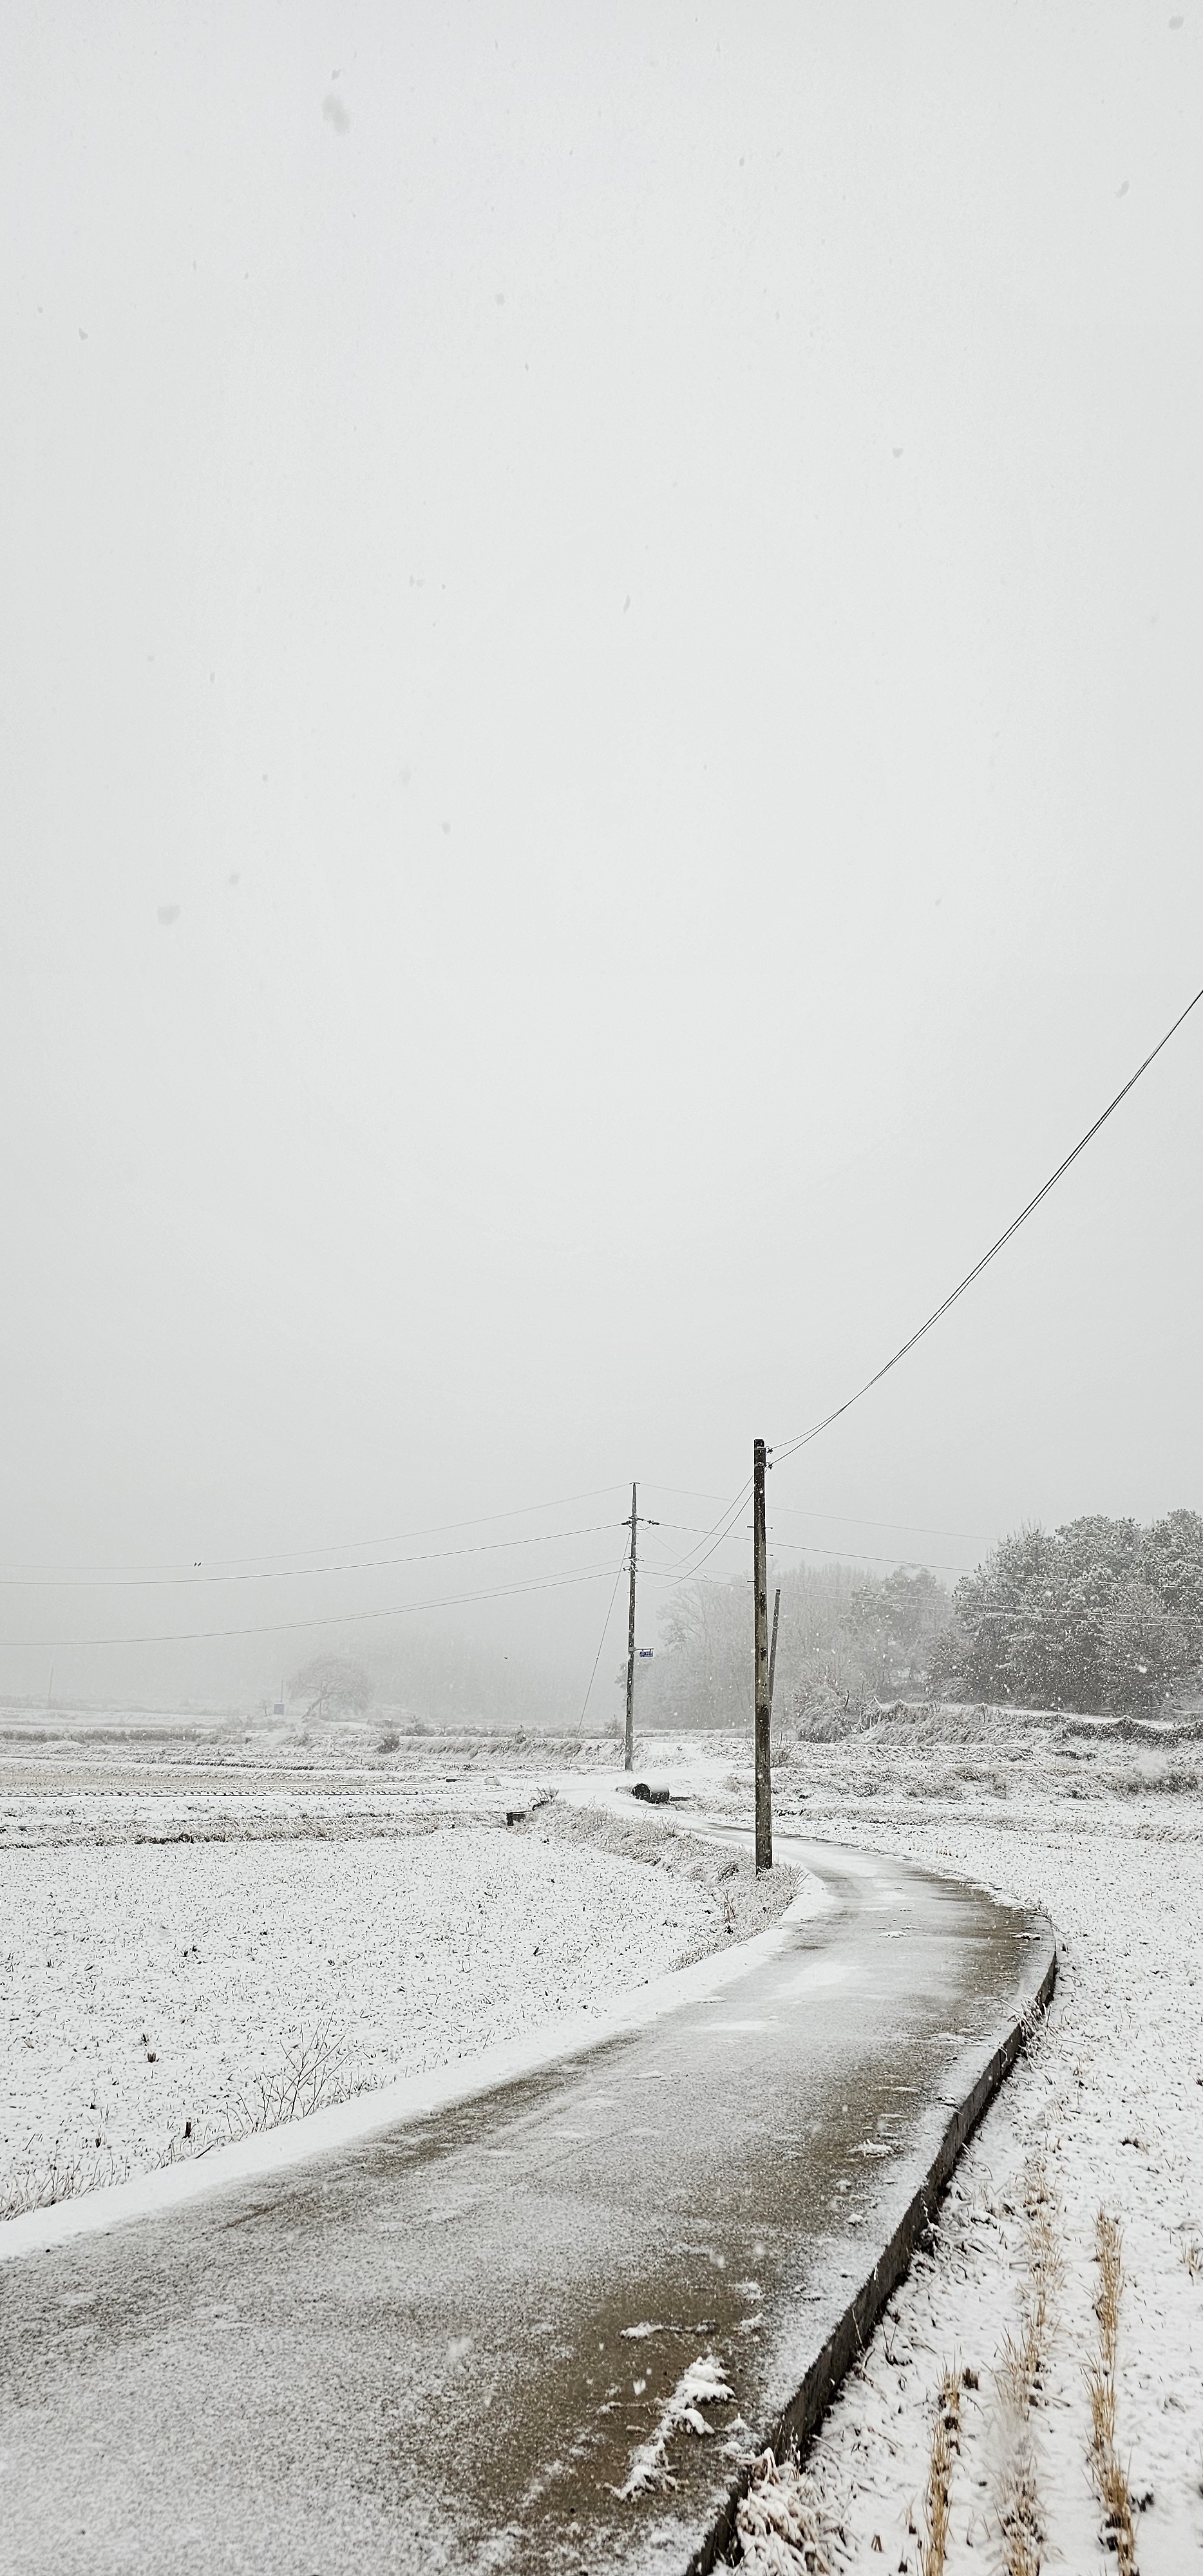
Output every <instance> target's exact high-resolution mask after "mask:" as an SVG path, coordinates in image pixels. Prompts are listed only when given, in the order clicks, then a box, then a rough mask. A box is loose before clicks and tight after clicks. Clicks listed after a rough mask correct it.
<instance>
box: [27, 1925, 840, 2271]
mask: <svg viewBox="0 0 1203 2576" xmlns="http://www.w3.org/2000/svg"><path fill="white" fill-rule="evenodd" d="M833 1903H834V1899H833V1898H832V1897H831V1896H830V1895H829V1894H828V1892H827V1889H826V1888H825V1887H824V1885H823V1883H822V1881H821V1879H819V1878H818V1877H815V1876H813V1875H812V1876H810V1877H808V1879H807V1882H806V1884H805V1885H804V1886H803V1887H802V1888H801V1889H800V1891H799V1893H798V1895H797V1896H796V1897H795V1898H794V1899H793V1902H792V1904H791V1905H789V1906H788V1907H787V1908H786V1911H785V1913H784V1914H783V1915H782V1916H781V1919H780V1921H779V1922H778V1923H776V1924H774V1925H773V1927H772V1929H771V1930H770V1931H768V1932H758V1933H756V1934H755V1935H754V1937H753V1938H752V1939H751V1940H750V1941H734V1942H732V1943H731V1946H730V1948H728V1949H726V1950H719V1951H712V1952H710V1953H709V1954H708V1955H707V1956H706V1957H705V1958H703V1959H695V1960H693V1961H691V1963H690V1965H689V1966H688V1967H685V1968H673V1969H670V1970H669V1972H668V1974H667V1975H666V1976H662V1977H653V1978H651V1979H650V1980H649V1982H648V1984H647V1985H645V1986H636V1987H634V1988H632V1990H631V1991H630V1993H628V1994H626V1995H624V1996H622V1997H621V1998H620V1999H619V2000H618V2001H617V2002H616V2003H614V2004H611V2005H609V2006H607V2007H606V2009H605V2010H603V2011H601V2012H576V2013H572V2014H569V2015H566V2016H565V2018H564V2019H563V2020H561V2021H556V2022H553V2023H549V2024H548V2025H547V2026H546V2027H545V2028H544V2029H542V2030H538V2031H532V2032H531V2033H529V2035H524V2036H523V2037H522V2038H518V2039H507V2040H501V2041H499V2042H498V2043H497V2045H496V2046H495V2047H493V2048H486V2049H483V2050H482V2051H481V2052H480V2054H479V2055H478V2056H476V2057H461V2058H458V2059H456V2060H455V2061H454V2062H453V2063H452V2064H451V2065H449V2066H441V2067H435V2068H433V2069H432V2070H430V2071H429V2072H427V2073H425V2074H421V2075H405V2076H401V2077H400V2078H399V2079H398V2080H397V2082H396V2083H394V2084H386V2085H384V2086H382V2087H381V2089H380V2091H379V2092H375V2093H361V2094H357V2095H355V2097H354V2098H353V2099H352V2100H351V2101H349V2102H337V2103H333V2104H331V2105H330V2107H329V2108H328V2109H326V2110H322V2111H312V2112H310V2113H309V2115H308V2117H307V2118H305V2119H302V2120H292V2121H289V2122H288V2123H287V2124H286V2125H285V2126H283V2127H280V2128H276V2129H267V2130H261V2131H259V2132H257V2133H256V2134H255V2135H253V2136H251V2137H247V2138H238V2139H235V2140H233V2141H232V2142H231V2144H230V2145H229V2146H225V2147H213V2148H210V2149H209V2150H208V2152H207V2153H206V2154H204V2155H199V2156H196V2157H194V2158H189V2159H186V2160H182V2161H181V2162H180V2163H178V2164H173V2165H166V2166H163V2167H162V2168H161V2169H160V2170H158V2171H157V2172H154V2173H144V2174H135V2175H131V2177H130V2179H129V2181H128V2182H120V2183H111V2184H109V2185H108V2186H107V2188H105V2189H104V2190H101V2191H91V2192H82V2193H80V2194H79V2196H78V2197H77V2198H72V2199H68V2200H60V2201H56V2202H54V2203H53V2205H52V2206H51V2207H50V2208H48V2209H32V2210H27V2211H25V2212H24V2213H23V2214H22V2216H21V2217H19V2218H8V2219H4V2220H0V2262H2V2261H11V2260H13V2259H14V2258H15V2257H16V2256H18V2255H22V2254H38V2253H50V2252H51V2251H52V2249H53V2248H54V2247H55V2246H56V2245H62V2244H65V2243H66V2242H67V2241H68V2240H69V2239H70V2238H72V2237H76V2236H94V2235H102V2234H106V2233H107V2232H108V2230H109V2229H110V2228H113V2227H120V2226H124V2225H126V2224H127V2223H128V2222H129V2221H130V2220H132V2219H137V2218H147V2217H157V2216H159V2215H160V2214H161V2213H162V2212H163V2211H165V2210H169V2209H178V2208H181V2207H182V2206H183V2205H184V2204H185V2203H186V2202H188V2201H193V2200H200V2199H201V2198H203V2197H205V2196H206V2195H207V2194H209V2193H210V2192H214V2191H219V2190H224V2189H226V2188H228V2187H229V2186H230V2185H232V2184H235V2183H241V2182H248V2181H254V2180H259V2179H264V2178H266V2177H268V2176H270V2175H272V2174H277V2173H283V2172H286V2171H287V2170H288V2169H289V2168H290V2167H292V2166H295V2165H301V2164H306V2163H308V2161H309V2159H310V2158H311V2157H313V2156H319V2155H327V2154H330V2153H331V2152H332V2151H333V2150H335V2149H336V2148H339V2147H349V2146H354V2145H355V2144H357V2143H358V2141H360V2140H361V2139H364V2138H371V2137H376V2136H378V2135H379V2134H380V2132H381V2131H382V2130H384V2129H392V2128H396V2127H398V2126H400V2125H401V2124H402V2123H403V2122H406V2121H410V2120H421V2119H425V2118H426V2117H428V2115H429V2114H430V2113H431V2112H432V2111H442V2110H445V2109H447V2108H448V2107H449V2106H450V2105H451V2104H453V2103H457V2102H465V2101H469V2100H471V2099H472V2098H473V2097H474V2096H476V2095H477V2094H481V2093H490V2092H493V2091H495V2090H496V2088H497V2087H498V2086H499V2085H502V2084H510V2083H513V2082H514V2081H515V2080H516V2078H518V2077H519V2076H523V2075H532V2074H535V2073H537V2072H539V2071H540V2070H541V2069H542V2068H543V2067H546V2066H552V2065H554V2064H555V2063H556V2061H557V2060H558V2059H560V2058H571V2057H577V2056H579V2055H580V2054H581V2053H582V2051H583V2050H585V2049H589V2048H596V2047H597V2046H598V2045H599V2044H600V2043H601V2042H602V2041H605V2040H609V2039H617V2038H621V2037H622V2036H623V2035H624V2034H625V2033H627V2032H629V2031H636V2030H646V2029H647V2028H648V2027H649V2025H650V2024H651V2023H653V2022H655V2021H658V2020H660V2018H661V2017H662V2015H663V2014H665V2013H670V2012H676V2011H677V2010H678V2009H679V2008H680V2007H681V2005H683V2004H692V2003H700V2002H704V2001H705V2000H706V1999H707V1998H708V1997H710V1996H712V1995H716V1994H721V1992H722V1990H723V1988H724V1987H725V1986H728V1985H730V1984H731V1983H732V1982H733V1980H734V1979H735V1978H736V1977H742V1976H743V1975H745V1974H746V1971H747V1970H748V1968H749V1967H752V1966H754V1965H755V1964H756V1962H757V1961H758V1960H766V1961H767V1960H769V1959H771V1958H773V1957H775V1956H776V1954H777V1952H778V1951H779V1950H780V1949H782V1948H783V1947H784V1945H785V1943H786V1942H787V1941H788V1939H789V1933H790V1928H791V1927H792V1926H794V1925H796V1924H798V1923H804V1922H809V1921H812V1920H813V1919H814V1918H815V1917H816V1916H818V1915H821V1914H825V1913H827V1912H828V1911H829V1910H830V1909H831V1907H832V1905H833Z"/></svg>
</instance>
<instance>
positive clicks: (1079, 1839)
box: [811, 1799, 1203, 2576]
mask: <svg viewBox="0 0 1203 2576" xmlns="http://www.w3.org/2000/svg"><path fill="white" fill-rule="evenodd" d="M841 1821H842V1829H843V1830H844V1831H846V1832H847V1834H848V1835H849V1837H850V1838H851V1837H855V1838H857V1839H859V1840H861V1841H862V1842H863V1843H865V1844H871V1845H874V1846H875V1847H877V1848H878V1849H881V1850H886V1851H890V1852H900V1853H904V1854H908V1855H912V1856H914V1857H915V1858H917V1859H921V1860H923V1861H925V1862H926V1863H928V1864H929V1865H932V1866H935V1867H937V1868H940V1867H942V1868H945V1869H951V1870H953V1871H956V1872H957V1873H959V1874H963V1875H966V1876H970V1877H972V1878H975V1879H978V1880H980V1881H982V1882H984V1883H986V1884H988V1885H990V1886H992V1887H995V1888H997V1889H998V1890H999V1891H1000V1892H1002V1893H1005V1894H1007V1895H1009V1896H1014V1897H1016V1898H1019V1899H1022V1900H1024V1901H1028V1902H1033V1903H1036V1904H1039V1905H1042V1906H1043V1907H1044V1908H1045V1909H1046V1910H1047V1912H1048V1913H1049V1914H1050V1915H1051V1916H1052V1918H1053V1921H1054V1922H1055V1924H1056V1925H1057V1928H1058V1932H1059V1934H1060V1936H1061V1943H1062V1956H1061V1963H1060V1970H1059V1983H1058V1992H1057V1996H1056V1999H1055V2003H1054V2007H1053V2011H1052V2014H1051V2016H1050V2021H1049V2024H1048V2026H1047V2027H1046V2029H1045V2030H1044V2031H1043V2032H1042V2034H1041V2035H1040V2036H1039V2037H1038V2038H1037V2040H1036V2042H1035V2044H1034V2046H1033V2047H1032V2049H1031V2051H1030V2053H1029V2054H1028V2056H1027V2057H1026V2058H1024V2059H1021V2060H1020V2062H1019V2064H1018V2066H1017V2068H1016V2070H1015V2072H1014V2073H1013V2075H1012V2076H1011V2078H1010V2080H1009V2082H1008V2084H1007V2085H1006V2086H1005V2088H1004V2090H1003V2093H1002V2095H1001V2096H1000V2098H999V2100H998V2102H997V2103H996V2104H995V2105H994V2107H993V2108H992V2110H991V2111H990V2112H989V2113H988V2114H987V2116H986V2119H985V2120H984V2122H983V2124H982V2127H981V2129H980V2130H979V2131H978V2134H977V2137H976V2138H975V2140H974V2141H973V2143H972V2144H971V2146H970V2148H969V2150H968V2152H967V2154H966V2155H965V2157H964V2158H963V2160H962V2163H961V2165H960V2167H959V2170H958V2173H957V2176H956V2179H955V2182H954V2185H953V2188H952V2191H951V2193H950V2195H949V2198H948V2200H947V2202H946V2204H945V2207H944V2211H943V2214H942V2220H941V2224H940V2227H939V2230H938V2233H937V2236H936V2239H935V2243H934V2245H933V2248H932V2251H931V2254H930V2256H927V2255H925V2256H921V2257H920V2258H919V2259H918V2261H917V2262H916V2264H915V2266H914V2269H913V2271H912V2274H911V2277H910V2279H909V2280H908V2282H907V2284H906V2285H905V2287H904V2289H903V2290H902V2292H901V2294H900V2295H899V2296H898V2297H897V2298H896V2299H895V2300H894V2301H893V2302H892V2303H891V2308H890V2313H889V2318H888V2320H887V2322H886V2323H885V2324H884V2325H883V2327H882V2328H881V2329H880V2330H879V2332H878V2333H877V2335H876V2336H875V2337H874V2339H873V2342H872V2344H871V2346H870V2348H869V2350H868V2352H867V2353H866V2355H865V2358H864V2366H863V2368H862V2369H860V2370H858V2371H857V2372H856V2373H854V2375H853V2376H852V2378H851V2379H850V2380H849V2381H848V2383H847V2384H846V2387H845V2390H844V2393H843V2395H842V2396H841V2398H840V2400H839V2402H838V2404H837V2405H836V2407H835V2408H834V2410H833V2412H832V2414H831V2416H830V2417H829V2419H828V2422H827V2424H826V2426H825V2428H824V2431H823V2434H822V2436H821V2439H820V2441H819V2444H818V2446H817V2449H816V2451H815V2453H814V2455H813V2458H812V2462H811V2467H812V2471H813V2473H814V2475H815V2476H816V2478H817V2481H818V2484H819V2487H820V2491H821V2493H822V2494H823V2497H824V2500H825V2503H826V2506H827V2508H828V2512H829V2515H830V2519H831V2522H832V2523H833V2524H835V2525H838V2526H841V2527H842V2532H843V2536H844V2541H845V2543H846V2547H840V2548H839V2549H838V2550H837V2549H835V2548H833V2550H832V2558H833V2564H834V2563H838V2564H840V2565H841V2566H849V2565H850V2566H852V2567H854V2568H857V2569H861V2568H863V2569H864V2570H865V2571H866V2576H867V2571H868V2570H869V2569H870V2568H873V2567H881V2566H883V2565H884V2566H886V2567H890V2568H897V2569H900V2568H902V2567H903V2566H905V2567H906V2568H907V2569H908V2570H912V2571H918V2570H919V2569H920V2567H921V2566H922V2564H923V2562H922V2559H921V2555H920V2552H921V2547H922V2545H923V2544H924V2542H925V2541H926V2540H927V2538H928V2519H927V2516H926V2514H925V2502H926V2490H927V2483H928V2476H929V2467H930V2460H931V2447H932V2436H933V2428H934V2425H935V2421H936V2417H937V2414H938V2412H939V2388H940V2381H941V2377H942V2374H943V2373H944V2372H945V2371H947V2370H951V2371H953V2372H956V2371H958V2370H960V2371H962V2372H965V2373H966V2377H965V2379H964V2380H963V2381H962V2385H961V2387H960V2390H959V2409H958V2411H959V2416H960V2426H959V2450H954V2453H953V2456H952V2461H951V2475H950V2480H949V2495H950V2512H951V2520H950V2528H949V2537H948V2542H947V2557H946V2562H945V2563H946V2565H947V2567H948V2569H949V2570H950V2571H956V2570H972V2569H974V2568H977V2569H979V2570H980V2569H981V2567H982V2566H983V2565H987V2566H997V2567H1005V2568H1012V2567H1013V2568H1014V2569H1015V2570H1016V2571H1021V2570H1027V2569H1028V2568H1035V2566H1037V2565H1038V2564H1044V2565H1045V2566H1047V2567H1049V2568H1066V2569H1068V2570H1071V2571H1084V2570H1086V2569H1088V2568H1090V2567H1093V2566H1105V2565H1106V2564H1107V2563H1108V2560H1107V2558H1106V2557H1105V2556H1104V2554H1103V2552H1102V2550H1101V2548H1100V2542H1099V2534H1100V2530H1101V2528H1102V2524H1103V2521H1104V2514H1103V2510H1102V2508H1101V2505H1100V2502H1099V2498H1098V2495H1097V2493H1096V2489H1095V2484H1094V2481H1093V2478H1092V2474H1091V2412H1090V2405H1089V2398H1088V2385H1087V2371H1088V2369H1089V2367H1090V2365H1091V2363H1092V2362H1093V2361H1094V2360H1095V2359H1096V2357H1097V2353H1098V2344H1099V2329H1098V2322H1097V2319H1096V2317H1095V2313H1094V2305H1095V2301H1096V2299H1097V2297H1098V2293H1099V2279H1100V2275H1099V2266H1098V2262H1097V2260H1096V2253H1097V2245H1096V2223H1097V2218H1098V2213H1099V2211H1100V2210H1105V2211H1106V2212H1107V2213H1108V2214H1109V2215H1111V2216H1112V2217H1114V2218H1116V2219H1117V2220H1118V2221H1119V2224H1120V2226H1121V2228H1122V2230H1123V2271H1124V2287H1123V2292H1122V2298H1121V2306H1120V2323H1119V2351H1118V2369H1117V2373H1116V2448H1117V2452H1118V2456H1119V2459H1120V2461H1121V2463H1122V2465H1123V2468H1124V2470H1125V2472H1126V2476H1127V2483H1128V2487H1129V2490H1130V2493H1131V2495H1132V2498H1133V2500H1134V2503H1135V2505H1136V2512H1135V2517H1134V2532H1135V2550H1136V2562H1137V2564H1138V2565H1139V2567H1140V2568H1141V2570H1142V2571H1143V2576H1161V2572H1162V2571H1164V2576H1178V2571H1185V2570H1187V2569H1189V2568H1190V2567H1192V2566H1197V2565H1200V2564H1203V2492H1201V2488H1203V2019H1201V2010H1203V1835H1201V1832H1200V1817H1199V1811H1198V1808H1197V1807H1196V1805H1195V1803H1194V1801H1193V1800H1192V1801H1191V1802H1190V1803H1189V1805H1188V1804H1187V1803H1186V1802H1185V1801H1180V1800H1178V1799H1170V1800H1160V1801H1158V1802H1157V1803H1156V1805H1155V1806H1154V1805H1153V1803H1152V1802H1148V1803H1147V1804H1145V1803H1143V1802H1142V1803H1141V1804H1140V1805H1139V1806H1138V1807H1137V1809H1136V1811H1135V1812H1133V1808H1132V1805H1131V1802H1130V1801H1125V1802H1124V1803H1123V1804H1122V1805H1120V1804H1119V1803H1118V1802H1117V1801H1115V1800H1111V1799H1108V1800H1106V1801H1100V1802H1099V1803H1098V1805H1097V1806H1092V1807H1091V1808H1090V1809H1089V1810H1088V1811H1087V1812H1086V1813H1083V1812H1082V1809H1081V1807H1080V1806H1079V1805H1078V1804H1077V1803H1076V1802H1075V1804H1074V1805H1073V1806H1072V1807H1070V1808H1069V1809H1068V1811H1066V1810H1065V1809H1064V1808H1063V1811H1062V1813H1061V1815H1060V1816H1058V1817H1055V1818H1050V1819H1049V1820H1048V1821H1047V1822H1043V1821H1042V1820H1041V1819H1040V1818H1039V1816H1038V1815H1037V1816H1028V1817H1023V1816H1017V1815H1014V1814H1008V1813H1007V1812H1005V1810H1004V1812H1003V1813H1002V1814H995V1815H989V1814H983V1813H982V1812H981V1811H980V1810H979V1811H978V1812H977V1813H976V1814H974V1815H972V1816H957V1815H956V1814H955V1813H954V1812H951V1811H950V1810H949V1809H948V1808H947V1807H943V1806H942V1807H941V1808H940V1809H939V1810H937V1811H935V1812H932V1811H929V1812H928V1813H927V1814H925V1815H922V1816H915V1815H912V1816H911V1817H910V1818H908V1819H907V1820H906V1821H902V1820H900V1819H899V1818H897V1817H891V1818H889V1819H887V1818H885V1817H882V1816H881V1815H880V1814H875V1813H873V1812H865V1811H864V1810H862V1811H860V1812H858V1813H855V1814H848V1813H845V1815H844V1817H843V1818H842V1820H841ZM1050 2238H1051V2245H1052V2249H1053V2253H1054V2255H1055V2258H1056V2259H1055V2261H1054V2263H1053V2265H1052V2274H1053V2277H1052V2278H1051V2280H1050V2281H1049V2284H1048V2297H1047V2302H1046V2305H1047V2310H1048V2318H1047V2334H1046V2336H1045V2338H1044V2342H1045V2352H1044V2355H1043V2357H1042V2362H1041V2367H1040V2370H1039V2373H1038V2376H1037V2382H1036V2385H1035V2387H1034V2390H1033V2392H1032V2395H1031V2402H1030V2403H1029V2402H1028V2399H1027V2393H1026V2392H1021V2393H1020V2395H1019V2398H1018V2401H1017V2395H1016V2390H1015V2385H1014V2373H1013V2371H1011V2370H1010V2369H1009V2368H1008V2360H1009V2356H1008V2349H1007V2345H1008V2338H1009V2339H1010V2343H1011V2345H1012V2347H1016V2346H1018V2345H1019V2344H1020V2343H1021V2339H1022V2331H1023V2325H1024V2321H1025V2309H1026V2311H1027V2312H1028V2313H1029V2314H1030V2312H1031V2309H1032V2303H1033V2297H1034V2295H1035V2293H1034V2287H1033V2264H1034V2263H1035V2271H1036V2275H1037V2276H1038V2275H1039V2273H1040V2271H1041V2269H1043V2270H1044V2272H1046V2273H1047V2272H1048V2271H1049V2268H1050V2267H1049V2262H1048V2242H1049V2239H1050ZM1058 2268H1059V2270H1060V2278H1059V2279H1058V2278H1057V2277H1056V2273H1057V2270H1058ZM1036 2286H1037V2287H1038V2278H1037V2284H1036ZM970 2373H971V2374H972V2378H969V2377H968V2374H970ZM1025 2495H1026V2496H1027V2497H1028V2498H1029V2499H1030V2510H1028V2509H1027V2508H1026V2507H1025V2506H1024V2503H1023V2499H1024V2496H1025ZM1142 2503H1143V2510H1142V2509H1141V2506H1142ZM1008 2517H1010V2521H1011V2529H1010V2537H1009V2538H1008V2529H1007V2524H1008ZM1025 2519H1026V2521H1027V2522H1028V2523H1029V2524H1030V2526H1031V2531H1032V2537H1033V2541H1034V2554H1032V2555H1031V2556H1030V2557H1029V2558H1024V2557H1023V2556H1022V2555H1021V2554H1019V2541H1020V2539H1021V2538H1022V2536H1023V2526H1024V2522H1025ZM1008 2546H1009V2547H1010V2550H1011V2555H1010V2556H1008V2554H1007V2552H1008ZM1111 2563H1114V2561H1112V2562H1111ZM1122 2563H1123V2561H1122V2556H1121V2558H1120V2564H1121V2566H1122Z"/></svg>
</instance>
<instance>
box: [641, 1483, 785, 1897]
mask: <svg viewBox="0 0 1203 2576" xmlns="http://www.w3.org/2000/svg"><path fill="white" fill-rule="evenodd" d="M765 1455H766V1453H765V1446H764V1442H763V1440H757V1441H755V1442H754V1443H753V1448H752V1590H753V1593H754V1596H755V1613H754V1616H755V1636H756V1867H757V1870H758V1871H760V1870H762V1869H771V1868H772V1866H773V1788H772V1780H771V1777H770V1772H769V1718H770V1712H771V1707H772V1689H771V1685H770V1681H769V1574H768V1564H767V1559H766V1552H765V1530H764V1471H765ZM633 1634H634V1630H633V1629H632V1635H633Z"/></svg>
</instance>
